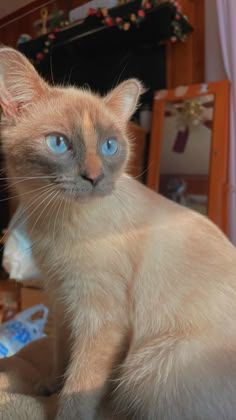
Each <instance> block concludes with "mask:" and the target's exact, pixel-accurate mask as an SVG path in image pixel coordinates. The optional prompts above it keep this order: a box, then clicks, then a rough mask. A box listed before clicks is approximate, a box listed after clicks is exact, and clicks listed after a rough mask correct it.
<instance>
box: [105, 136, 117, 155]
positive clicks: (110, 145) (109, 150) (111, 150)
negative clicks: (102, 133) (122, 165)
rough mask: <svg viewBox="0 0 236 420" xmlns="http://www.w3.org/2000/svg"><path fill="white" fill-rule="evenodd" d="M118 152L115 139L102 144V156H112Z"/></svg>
mask: <svg viewBox="0 0 236 420" xmlns="http://www.w3.org/2000/svg"><path fill="white" fill-rule="evenodd" d="M117 150H118V143H117V141H116V140H115V139H108V140H106V141H105V142H104V143H103V144H102V154H103V155H104V156H113V155H114V154H115V153H116V152H117Z"/></svg>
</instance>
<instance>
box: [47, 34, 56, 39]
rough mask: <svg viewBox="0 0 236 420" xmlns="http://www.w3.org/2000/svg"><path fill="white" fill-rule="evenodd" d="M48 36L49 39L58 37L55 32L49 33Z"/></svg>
mask: <svg viewBox="0 0 236 420" xmlns="http://www.w3.org/2000/svg"><path fill="white" fill-rule="evenodd" d="M48 38H49V39H55V38H56V35H55V34H49V35H48Z"/></svg>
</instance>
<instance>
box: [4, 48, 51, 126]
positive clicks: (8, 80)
mask: <svg viewBox="0 0 236 420" xmlns="http://www.w3.org/2000/svg"><path fill="white" fill-rule="evenodd" d="M47 90H48V85H47V84H46V82H44V81H43V80H42V79H41V77H40V76H39V75H38V73H37V72H36V70H35V69H34V67H33V66H32V64H31V63H30V62H29V61H28V60H27V59H26V58H25V57H24V56H23V55H22V54H21V53H19V52H18V51H16V50H14V49H12V48H8V47H0V105H1V108H2V111H3V114H4V115H5V116H6V117H7V118H13V119H14V120H17V119H18V117H20V114H21V112H22V110H23V109H24V108H25V107H28V106H30V105H31V104H32V103H33V102H34V101H35V100H37V98H39V97H41V96H42V95H43V94H44V93H45V92H46V91H47Z"/></svg>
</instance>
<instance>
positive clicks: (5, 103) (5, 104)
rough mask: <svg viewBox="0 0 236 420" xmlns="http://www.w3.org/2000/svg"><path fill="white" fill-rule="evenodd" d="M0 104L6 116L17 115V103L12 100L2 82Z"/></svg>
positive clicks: (0, 85)
mask: <svg viewBox="0 0 236 420" xmlns="http://www.w3.org/2000/svg"><path fill="white" fill-rule="evenodd" d="M0 105H1V107H2V110H3V114H4V115H5V116H6V117H13V116H16V115H17V113H18V109H17V105H16V104H15V103H14V102H12V98H11V95H10V94H9V93H8V92H7V90H6V89H5V87H4V86H3V85H2V84H0Z"/></svg>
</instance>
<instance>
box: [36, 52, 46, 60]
mask: <svg viewBox="0 0 236 420" xmlns="http://www.w3.org/2000/svg"><path fill="white" fill-rule="evenodd" d="M36 57H37V59H38V60H42V59H43V57H44V55H43V53H41V52H39V53H38V54H37V55H36Z"/></svg>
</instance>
